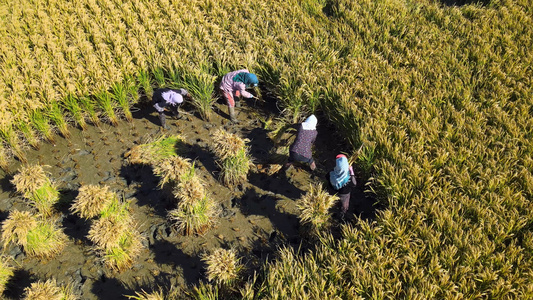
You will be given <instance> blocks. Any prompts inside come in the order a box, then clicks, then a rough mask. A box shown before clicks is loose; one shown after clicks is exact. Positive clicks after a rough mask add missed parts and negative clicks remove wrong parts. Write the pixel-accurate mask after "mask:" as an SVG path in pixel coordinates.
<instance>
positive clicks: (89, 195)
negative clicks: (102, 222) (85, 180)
mask: <svg viewBox="0 0 533 300" xmlns="http://www.w3.org/2000/svg"><path fill="white" fill-rule="evenodd" d="M116 197H117V196H116V194H115V193H114V192H112V191H111V190H110V189H109V187H108V186H98V185H92V184H90V185H85V186H82V187H80V189H79V193H78V196H77V197H76V199H75V200H74V203H73V204H72V207H71V208H70V210H71V211H72V212H74V213H77V214H78V215H79V216H80V217H82V218H86V219H90V218H93V217H96V216H98V215H100V214H101V213H102V212H103V211H104V210H105V209H106V207H107V206H109V205H110V204H111V203H112V202H113V201H114V200H116Z"/></svg>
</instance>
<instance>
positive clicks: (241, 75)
mask: <svg viewBox="0 0 533 300" xmlns="http://www.w3.org/2000/svg"><path fill="white" fill-rule="evenodd" d="M258 83H259V81H258V80H257V76H256V75H255V74H252V73H250V72H248V70H246V69H242V70H238V71H233V72H229V73H228V74H226V75H224V77H222V81H221V82H220V89H221V90H222V94H223V95H224V98H225V99H226V102H227V103H228V114H229V116H230V119H231V121H232V122H234V123H238V121H237V118H235V99H234V96H237V97H244V98H255V96H254V95H252V94H251V93H249V92H247V91H246V89H247V88H251V87H256V86H257V84H258Z"/></svg>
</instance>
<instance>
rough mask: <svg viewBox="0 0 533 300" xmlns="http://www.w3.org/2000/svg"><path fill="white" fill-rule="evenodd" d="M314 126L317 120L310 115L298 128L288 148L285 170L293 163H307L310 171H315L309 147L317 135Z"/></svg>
mask: <svg viewBox="0 0 533 300" xmlns="http://www.w3.org/2000/svg"><path fill="white" fill-rule="evenodd" d="M316 124H317V119H316V117H315V115H311V116H309V117H308V118H307V119H306V120H305V121H304V122H303V123H301V124H300V125H299V126H298V133H297V134H296V139H295V140H294V143H292V145H291V147H290V148H289V162H287V163H286V164H285V166H284V169H285V170H286V169H287V168H289V167H290V166H291V165H292V164H293V163H294V162H302V163H307V164H309V168H311V171H313V170H315V168H316V164H315V161H314V160H313V155H312V151H311V146H312V145H313V143H314V142H315V140H316V136H317V135H318V131H317V130H316Z"/></svg>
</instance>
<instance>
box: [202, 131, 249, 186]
mask: <svg viewBox="0 0 533 300" xmlns="http://www.w3.org/2000/svg"><path fill="white" fill-rule="evenodd" d="M212 137H213V144H212V145H211V149H212V151H213V153H214V154H215V156H216V157H217V164H218V165H219V167H220V169H221V172H220V180H221V181H222V182H223V183H224V185H226V186H229V187H233V186H236V185H239V184H242V183H244V182H246V180H247V177H248V171H249V170H250V166H251V164H252V160H251V157H250V155H249V153H248V147H247V146H246V142H248V141H249V140H248V139H242V138H240V137H239V136H237V135H236V134H233V133H229V132H227V131H224V130H222V129H217V130H216V131H215V132H214V133H213V134H212Z"/></svg>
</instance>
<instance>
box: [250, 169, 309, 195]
mask: <svg viewBox="0 0 533 300" xmlns="http://www.w3.org/2000/svg"><path fill="white" fill-rule="evenodd" d="M248 182H249V183H250V184H252V185H254V186H256V187H258V188H260V189H262V190H265V191H269V192H272V193H275V194H280V195H283V196H285V197H287V198H291V199H298V198H300V197H301V196H302V194H303V192H304V191H303V190H301V189H299V188H297V187H296V186H294V184H292V183H291V182H290V180H289V178H287V176H286V175H285V173H284V172H283V170H280V171H279V172H278V173H276V174H274V175H271V176H268V175H267V174H264V173H256V172H251V173H250V174H249V175H248Z"/></svg>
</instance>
